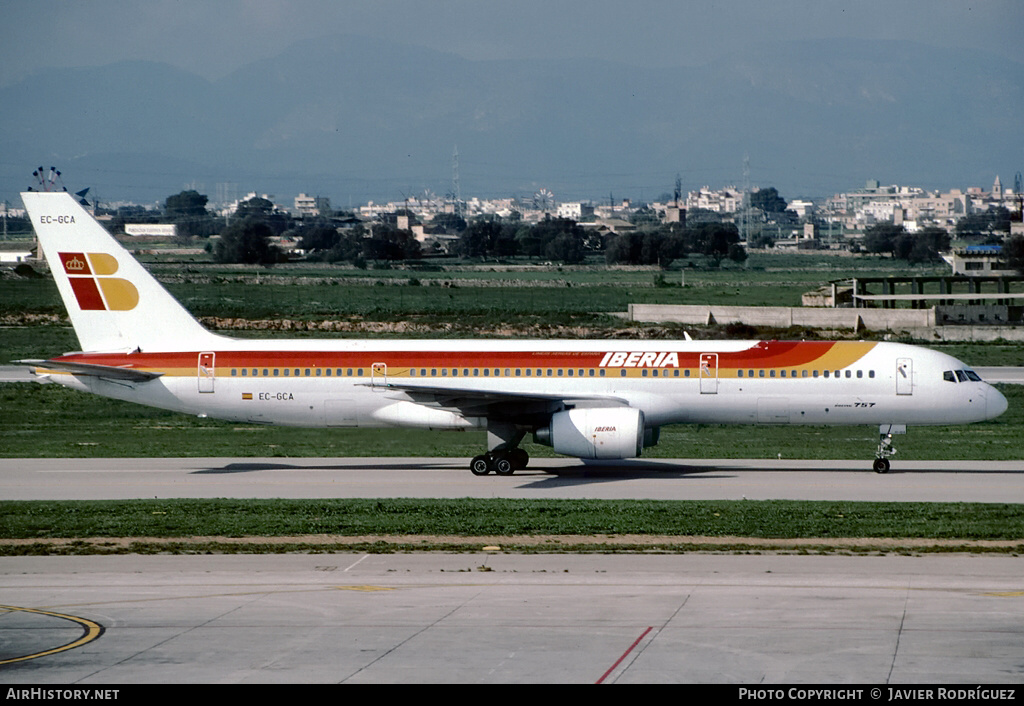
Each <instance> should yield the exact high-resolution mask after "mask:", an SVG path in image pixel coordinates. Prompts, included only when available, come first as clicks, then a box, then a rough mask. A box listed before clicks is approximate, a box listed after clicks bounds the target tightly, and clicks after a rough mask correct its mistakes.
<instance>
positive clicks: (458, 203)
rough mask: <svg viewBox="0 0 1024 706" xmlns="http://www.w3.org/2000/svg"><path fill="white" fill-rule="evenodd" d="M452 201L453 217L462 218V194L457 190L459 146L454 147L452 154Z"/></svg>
mask: <svg viewBox="0 0 1024 706" xmlns="http://www.w3.org/2000/svg"><path fill="white" fill-rule="evenodd" d="M452 199H453V200H454V202H455V215H456V216H458V217H459V218H462V192H461V190H460V188H459V146H458V145H455V151H454V152H453V153H452Z"/></svg>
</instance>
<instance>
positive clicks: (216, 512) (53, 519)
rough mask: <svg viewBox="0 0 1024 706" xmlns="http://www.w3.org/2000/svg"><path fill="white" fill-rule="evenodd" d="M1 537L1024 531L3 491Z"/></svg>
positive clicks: (622, 505)
mask: <svg viewBox="0 0 1024 706" xmlns="http://www.w3.org/2000/svg"><path fill="white" fill-rule="evenodd" d="M0 517H2V518H3V521H2V523H0V539H2V540H40V541H46V540H51V539H58V538H60V539H82V538H140V539H146V538H191V537H225V538H232V537H235V538H238V537H266V538H271V537H301V536H320V535H334V536H339V537H364V536H388V537H403V536H404V537H409V541H410V543H411V544H415V542H416V540H415V537H417V536H431V537H439V538H442V539H443V538H445V537H449V538H458V541H459V542H462V541H464V540H465V539H466V538H472V537H495V536H497V537H506V538H513V540H512V541H513V542H514V538H515V537H530V536H536V535H542V536H543V535H546V536H559V537H567V536H568V537H571V536H579V537H585V536H591V535H606V536H608V535H639V536H665V537H739V538H744V537H746V538H760V539H800V538H804V539H806V538H818V539H822V540H825V541H827V540H830V539H838V538H877V539H920V538H927V539H937V540H948V539H953V540H964V541H974V540H1003V541H1007V540H1009V541H1015V540H1021V539H1024V513H1021V512H1020V506H1019V505H1016V504H1009V503H1007V504H1002V503H991V504H990V503H883V502H852V501H851V502H846V501H791V500H764V501H753V500H736V501H685V500H684V501H677V500H563V499H558V500H508V499H494V498H487V499H468V498H467V499H456V500H449V499H405V498H397V499H337V500H289V499H274V500H229V499H197V500H193V499H167V500H97V501H88V500H82V501H5V502H0Z"/></svg>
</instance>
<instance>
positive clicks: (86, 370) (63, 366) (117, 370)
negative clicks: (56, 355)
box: [17, 360, 163, 382]
mask: <svg viewBox="0 0 1024 706" xmlns="http://www.w3.org/2000/svg"><path fill="white" fill-rule="evenodd" d="M17 362H18V363H24V364H26V365H31V366H32V373H33V374H34V375H45V374H46V373H47V372H61V373H71V374H72V375H92V376H95V377H100V378H106V379H107V380H120V381H124V382H147V381H149V380H154V379H156V378H158V377H160V376H161V375H163V373H156V372H151V371H148V370H136V369H135V368H122V367H118V366H116V365H96V364H95V363H72V362H66V361H57V360H19V361H17Z"/></svg>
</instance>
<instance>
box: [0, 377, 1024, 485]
mask: <svg viewBox="0 0 1024 706" xmlns="http://www.w3.org/2000/svg"><path fill="white" fill-rule="evenodd" d="M1000 389H1001V390H1002V392H1003V394H1005V395H1006V397H1007V399H1008V400H1009V410H1008V411H1007V412H1006V413H1005V414H1004V415H1003V416H1001V417H1000V418H999V419H995V420H993V421H990V422H984V423H981V424H973V425H969V426H953V427H911V428H910V429H909V430H908V433H907V435H906V436H900V437H897V438H896V440H895V444H896V447H897V449H899V454H898V455H897V456H896V458H895V459H894V461H893V462H894V463H895V464H898V463H899V461H900V460H902V459H907V460H912V459H913V460H942V459H950V460H956V459H967V460H970V459H974V460H1016V459H1022V458H1024V444H1022V442H1021V439H1024V386H1020V385H1005V386H1001V387H1000ZM0 436H2V437H3V442H4V443H3V445H2V447H0V456H3V457H5V458H77V457H95V458H102V457H126V458H130V457H145V456H153V457H162V456H169V457H188V456H231V457H262V456H282V457H288V456H295V457H337V456H428V457H429V456H439V457H449V458H467V459H468V458H470V457H472V456H474V455H476V454H478V453H481V452H482V451H483V449H484V446H485V444H486V441H485V435H484V432H482V431H469V432H437V431H424V430H415V429H403V430H396V429H299V428H294V427H267V426H258V425H245V424H236V423H232V422H222V421H217V420H212V419H199V418H196V417H191V416H186V415H183V414H176V413H174V412H165V411H162V410H157V409H152V408H149V407H143V406H141V405H136V404H131V403H128V402H120V401H117V400H111V399H106V398H102V397H96V396H94V395H88V394H85V393H81V392H75V391H73V390H68V389H67V388H64V387H60V386H58V385H55V384H51V385H37V384H26V383H11V384H6V385H0ZM877 443H878V435H877V427H813V426H725V425H679V426H669V427H664V428H663V429H662V433H661V441H660V443H659V444H658V446H655V447H653V448H650V449H645V451H644V456H645V457H648V458H702V459H704V458H778V456H779V455H780V454H781V456H782V458H794V459H795V458H800V459H822V460H825V459H863V460H864V467H865V468H866V469H867V468H870V463H871V460H872V459H873V458H874V449H875V445H876V444H877ZM523 448H525V449H526V450H527V451H528V452H529V453H530V455H531V456H533V457H536V458H543V457H550V456H553V455H554V454H553V453H552V452H551V450H550V449H549V448H547V447H545V446H538V445H536V444H532V443H525V444H524V445H523Z"/></svg>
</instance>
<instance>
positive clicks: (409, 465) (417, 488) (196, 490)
mask: <svg viewBox="0 0 1024 706" xmlns="http://www.w3.org/2000/svg"><path fill="white" fill-rule="evenodd" d="M0 497H2V498H4V499H8V500H71V499H130V498H217V497H233V498H277V497H281V498H377V497H410V498H438V497H441V498H462V497H478V498H479V497H484V498H489V497H502V498H600V499H627V498H630V499H631V498H639V499H645V498H658V499H665V500H718V499H735V500H739V499H743V498H746V499H749V500H767V499H777V498H781V499H793V500H869V501H872V500H873V501H906V502H924V501H932V502H946V501H951V500H955V501H961V502H1014V501H1020V500H1021V499H1024V461H894V462H893V466H892V470H891V471H890V472H889V473H887V474H877V473H874V472H873V471H872V470H871V469H870V463H869V461H867V460H865V461H802V460H787V459H782V460H777V459H746V460H744V459H722V460H687V459H664V460H662V459H657V460H643V461H641V460H635V461H618V462H603V463H591V464H587V463H584V462H582V461H579V460H577V459H569V458H536V459H533V460H532V461H531V462H530V467H529V468H527V469H526V470H523V471H517V472H516V473H515V475H512V476H496V475H493V474H492V475H488V476H474V475H472V474H471V473H470V472H469V459H468V458H467V459H459V458H454V459H447V458H245V459H235V458H152V459H149V458H147V459H132V458H127V459H123V458H121V459H102V458H101V459H0Z"/></svg>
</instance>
